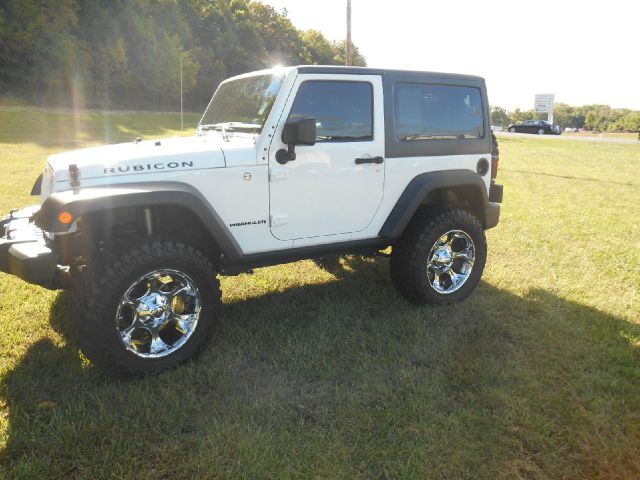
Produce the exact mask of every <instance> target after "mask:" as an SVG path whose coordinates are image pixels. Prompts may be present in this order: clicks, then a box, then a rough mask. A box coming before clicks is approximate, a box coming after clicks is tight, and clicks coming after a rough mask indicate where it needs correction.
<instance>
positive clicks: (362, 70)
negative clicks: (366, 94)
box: [295, 65, 484, 81]
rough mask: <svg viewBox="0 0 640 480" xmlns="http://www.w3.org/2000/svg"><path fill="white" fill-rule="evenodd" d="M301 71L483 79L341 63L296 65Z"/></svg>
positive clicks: (459, 74)
mask: <svg viewBox="0 0 640 480" xmlns="http://www.w3.org/2000/svg"><path fill="white" fill-rule="evenodd" d="M295 68H297V69H298V72H299V73H333V74H347V75H397V76H400V75H407V76H419V75H429V76H434V75H436V76H447V77H457V78H460V79H463V78H464V79H468V80H471V79H473V80H482V81H484V79H483V78H482V77H479V76H477V75H464V74H461V73H442V72H425V71H419V70H394V69H388V68H370V67H343V66H340V65H298V66H297V67H295Z"/></svg>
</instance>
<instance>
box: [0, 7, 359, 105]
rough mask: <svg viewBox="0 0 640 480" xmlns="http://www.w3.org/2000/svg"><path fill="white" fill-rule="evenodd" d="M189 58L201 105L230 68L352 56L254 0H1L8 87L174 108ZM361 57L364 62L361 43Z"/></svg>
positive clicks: (56, 100)
mask: <svg viewBox="0 0 640 480" xmlns="http://www.w3.org/2000/svg"><path fill="white" fill-rule="evenodd" d="M309 8H312V7H311V6H310V7H309ZM181 63H182V87H183V92H184V94H183V96H184V103H185V108H186V109H191V110H195V111H202V110H203V109H204V107H205V106H206V104H207V102H208V101H209V99H210V98H211V95H212V94H213V92H214V90H215V88H216V87H217V85H218V84H219V83H220V81H222V80H223V79H225V78H227V77H230V76H233V75H237V74H240V73H244V72H248V71H252V70H258V69H262V68H269V67H272V66H274V65H296V64H337V65H344V63H345V44H344V42H332V41H329V40H328V39H327V38H326V37H324V36H323V35H322V34H321V33H320V32H318V31H315V30H307V31H301V30H299V29H297V28H296V27H295V26H294V25H293V24H292V23H291V21H290V20H289V18H288V17H287V12H286V10H283V11H280V12H279V11H276V10H275V9H274V8H273V7H271V6H269V5H265V4H263V3H260V2H258V1H251V0H119V1H117V2H114V1H112V0H3V1H2V2H0V95H3V96H13V97H16V98H20V99H23V100H25V101H27V102H30V103H35V104H41V105H56V106H70V107H86V108H103V109H117V108H125V109H151V110H163V111H164V110H174V111H175V110H177V109H179V106H180V96H179V95H180V94H179V91H180V64H181ZM353 64H354V65H360V66H365V65H366V62H365V59H364V57H363V56H362V55H361V54H360V53H359V51H358V49H357V47H355V46H354V49H353Z"/></svg>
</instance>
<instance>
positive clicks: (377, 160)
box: [356, 157, 384, 165]
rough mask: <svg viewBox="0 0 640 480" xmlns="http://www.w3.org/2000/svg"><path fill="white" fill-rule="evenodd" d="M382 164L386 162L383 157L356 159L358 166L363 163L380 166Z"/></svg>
mask: <svg viewBox="0 0 640 480" xmlns="http://www.w3.org/2000/svg"><path fill="white" fill-rule="evenodd" d="M382 162H384V158H382V157H370V158H356V165H362V164H363V163H377V164H378V165H379V164H381V163H382Z"/></svg>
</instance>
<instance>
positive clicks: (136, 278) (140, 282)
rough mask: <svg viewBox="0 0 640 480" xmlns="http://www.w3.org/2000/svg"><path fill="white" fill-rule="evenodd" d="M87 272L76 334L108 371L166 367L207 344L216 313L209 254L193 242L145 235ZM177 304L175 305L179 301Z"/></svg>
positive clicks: (216, 291) (135, 371) (125, 374)
mask: <svg viewBox="0 0 640 480" xmlns="http://www.w3.org/2000/svg"><path fill="white" fill-rule="evenodd" d="M105 263H108V266H106V267H105V268H104V269H103V271H102V273H101V274H100V275H99V276H98V275H90V274H87V275H86V280H87V282H86V286H85V287H83V290H84V291H83V292H82V293H81V294H79V295H75V296H74V298H76V299H78V300H79V301H81V302H82V305H81V308H79V309H75V310H76V311H77V312H81V313H80V315H81V318H77V321H78V322H79V328H78V330H79V336H78V341H79V343H80V348H81V350H82V352H83V353H84V354H85V355H86V356H87V357H88V358H89V359H90V360H91V361H92V362H93V363H94V364H95V365H96V366H98V367H99V368H101V369H102V370H104V371H105V372H106V373H108V374H109V375H111V376H118V377H129V376H136V375H142V374H147V373H152V372H160V371H162V370H166V369H168V368H171V367H173V366H176V365H178V364H179V363H181V362H183V361H185V360H187V359H188V358H190V357H192V356H193V355H194V354H196V353H198V352H199V351H200V350H201V349H202V347H203V346H204V345H206V343H207V341H208V339H209V337H210V336H211V334H212V331H213V328H214V325H215V323H216V322H217V320H218V318H219V316H220V313H221V293H220V283H219V281H218V279H217V278H216V271H215V270H214V268H213V265H212V263H211V261H210V260H209V259H208V258H207V257H206V256H205V255H204V254H202V253H201V252H200V251H199V250H197V249H195V248H194V247H192V246H189V245H186V244H184V243H181V242H177V241H173V240H149V241H148V242H142V243H139V244H137V245H133V246H131V247H129V248H128V249H127V253H126V254H124V255H122V254H120V256H119V257H114V258H113V259H112V261H110V262H105ZM178 307H180V308H178Z"/></svg>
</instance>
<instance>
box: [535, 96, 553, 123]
mask: <svg viewBox="0 0 640 480" xmlns="http://www.w3.org/2000/svg"><path fill="white" fill-rule="evenodd" d="M553 97H554V94H553V93H538V94H536V98H535V101H534V106H533V108H534V109H535V111H536V112H538V113H547V114H549V122H550V123H553Z"/></svg>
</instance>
